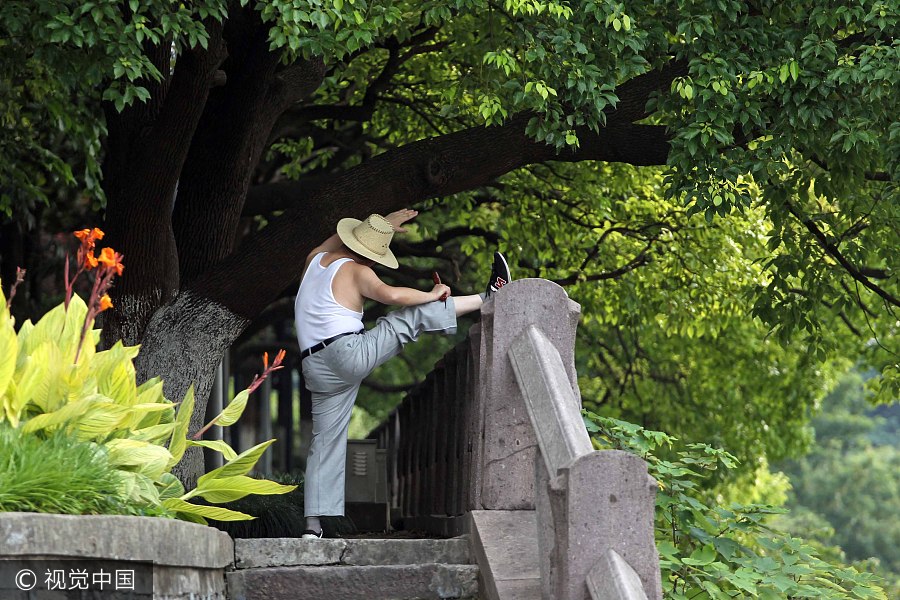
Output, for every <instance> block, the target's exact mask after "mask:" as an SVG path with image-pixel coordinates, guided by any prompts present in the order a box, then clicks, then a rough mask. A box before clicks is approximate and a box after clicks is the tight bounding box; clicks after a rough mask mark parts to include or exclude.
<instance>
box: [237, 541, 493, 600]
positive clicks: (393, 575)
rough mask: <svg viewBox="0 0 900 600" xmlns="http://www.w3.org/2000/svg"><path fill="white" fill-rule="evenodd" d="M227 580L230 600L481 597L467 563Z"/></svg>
mask: <svg viewBox="0 0 900 600" xmlns="http://www.w3.org/2000/svg"><path fill="white" fill-rule="evenodd" d="M319 541H321V540H319ZM404 541H408V540H404ZM225 578H226V581H227V585H228V598H229V599H230V600H300V599H303V598H315V599H316V600H355V599H360V600H413V599H415V600H426V599H427V600H431V599H435V600H437V599H446V598H458V599H475V598H477V597H478V567H476V566H475V565H463V564H407V565H367V566H355V567H348V566H295V567H269V568H255V569H242V570H237V571H231V572H229V573H227V574H226V576H225Z"/></svg>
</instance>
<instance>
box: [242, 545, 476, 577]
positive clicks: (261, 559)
mask: <svg viewBox="0 0 900 600" xmlns="http://www.w3.org/2000/svg"><path fill="white" fill-rule="evenodd" d="M468 562H469V541H468V539H466V538H454V539H450V540H409V539H397V540H379V539H371V540H370V539H360V540H353V539H349V540H343V539H338V540H303V539H297V538H266V539H244V540H240V539H239V540H235V568H236V569H253V568H261V567H287V566H329V565H333V566H371V565H415V564H423V563H445V564H467V563H468Z"/></svg>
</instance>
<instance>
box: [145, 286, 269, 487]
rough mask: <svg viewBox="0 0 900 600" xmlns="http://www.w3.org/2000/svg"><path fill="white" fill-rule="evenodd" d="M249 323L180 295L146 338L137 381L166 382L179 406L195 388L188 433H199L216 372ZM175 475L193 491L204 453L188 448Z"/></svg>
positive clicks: (159, 315)
mask: <svg viewBox="0 0 900 600" xmlns="http://www.w3.org/2000/svg"><path fill="white" fill-rule="evenodd" d="M249 323H250V321H249V320H248V319H245V318H243V317H240V316H238V315H236V314H234V313H233V312H232V311H230V310H229V309H228V308H226V307H224V306H222V305H220V304H217V303H215V302H212V301H210V300H209V299H207V298H203V297H201V296H198V295H197V294H195V293H193V292H191V291H184V292H182V293H180V294H179V295H178V297H177V298H175V300H174V301H172V302H171V303H170V304H168V305H167V306H165V307H163V308H161V309H159V310H158V311H156V313H155V314H154V315H153V318H152V319H151V321H150V324H149V325H148V326H147V328H146V330H145V332H144V337H143V341H142V344H141V352H140V354H138V357H137V359H136V360H135V367H136V368H137V376H138V380H139V381H146V380H147V379H149V378H151V377H154V376H162V377H164V384H163V392H164V394H165V396H166V398H168V399H170V400H172V401H173V402H179V401H181V400H182V399H183V398H184V395H185V393H187V391H188V389H189V388H190V387H191V386H194V395H195V398H196V406H195V409H194V413H193V415H192V416H191V423H190V427H189V428H188V431H189V432H195V431H198V430H199V429H200V428H201V427H202V426H203V425H204V423H203V419H204V415H205V414H206V403H207V399H208V398H209V393H210V390H211V389H212V384H213V379H214V378H215V377H214V376H215V370H216V367H218V365H219V362H220V361H221V360H222V357H223V356H224V354H225V350H226V349H228V347H229V346H231V343H232V342H233V341H234V340H235V338H237V336H238V335H239V334H240V332H241V331H243V330H244V328H245V327H246V326H247V325H249ZM250 401H251V402H253V401H254V399H253V398H251V400H250ZM173 473H174V474H175V475H176V476H177V477H178V478H179V479H180V480H181V481H182V482H183V483H184V485H185V487H186V488H187V489H190V488H193V487H194V486H195V485H196V482H197V478H198V477H199V476H200V475H202V474H203V453H202V452H201V449H199V448H188V450H187V452H186V453H185V456H184V459H182V461H181V462H180V463H179V464H178V465H177V466H176V467H175V469H174V470H173Z"/></svg>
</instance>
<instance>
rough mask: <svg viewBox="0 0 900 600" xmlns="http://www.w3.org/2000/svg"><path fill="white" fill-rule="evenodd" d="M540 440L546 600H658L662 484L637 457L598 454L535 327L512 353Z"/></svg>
mask: <svg viewBox="0 0 900 600" xmlns="http://www.w3.org/2000/svg"><path fill="white" fill-rule="evenodd" d="M509 357H510V361H511V363H512V365H513V370H514V371H515V374H516V379H517V380H518V382H519V387H520V389H521V390H522V391H523V393H524V395H525V405H526V408H527V410H528V415H529V416H530V418H531V423H532V425H533V426H534V430H535V432H536V433H537V439H538V445H539V448H540V452H539V456H537V457H536V460H535V464H534V467H535V471H534V473H535V474H534V478H535V494H536V502H535V504H536V509H537V526H538V556H539V557H540V567H541V585H542V596H543V597H544V598H555V599H559V600H583V598H584V597H585V586H587V589H588V590H589V592H590V594H591V597H592V598H593V599H594V600H606V599H609V600H613V599H617V600H639V599H645V598H648V597H649V598H661V597H662V589H661V582H660V572H659V556H658V554H657V552H656V544H655V542H654V538H653V521H654V510H655V499H656V480H654V479H653V478H652V477H650V475H648V474H647V464H646V463H645V462H644V461H643V460H641V459H640V458H639V457H637V456H634V455H632V454H628V453H626V452H620V451H618V450H604V451H593V448H592V446H591V440H590V438H589V437H588V433H587V430H586V429H585V427H584V423H583V421H582V419H581V405H580V402H579V401H578V398H577V397H576V395H575V393H574V392H573V388H572V386H571V384H570V383H569V381H568V380H567V378H566V371H565V368H564V367H563V363H562V359H561V358H560V356H559V353H558V352H557V350H556V348H554V347H553V344H552V343H551V342H550V340H548V339H547V337H546V336H545V335H544V334H543V333H542V332H541V330H540V329H538V328H537V327H535V326H533V325H532V326H530V327H529V328H528V329H526V330H525V331H524V332H523V333H522V334H521V336H520V337H519V338H517V339H516V341H515V342H514V343H513V345H512V347H511V348H510V350H509Z"/></svg>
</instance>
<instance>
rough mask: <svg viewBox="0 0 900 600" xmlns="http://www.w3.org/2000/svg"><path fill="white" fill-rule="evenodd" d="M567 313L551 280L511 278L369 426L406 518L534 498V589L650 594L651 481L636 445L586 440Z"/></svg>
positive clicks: (435, 522)
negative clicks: (597, 447)
mask: <svg viewBox="0 0 900 600" xmlns="http://www.w3.org/2000/svg"><path fill="white" fill-rule="evenodd" d="M580 312H581V310H580V306H579V305H578V304H577V303H575V302H573V301H572V300H570V299H569V297H568V296H567V294H566V293H565V291H564V290H563V289H562V288H561V287H560V286H558V285H556V284H554V283H552V282H549V281H546V280H542V279H523V280H518V281H514V282H512V283H511V284H509V285H508V286H507V287H506V288H504V290H503V291H502V292H500V293H498V294H496V295H495V296H493V297H492V298H491V299H490V300H489V301H488V302H486V303H485V304H484V306H483V307H482V311H481V321H480V322H479V323H477V324H475V325H474V326H472V328H471V329H470V331H469V336H468V338H467V339H466V340H465V341H464V342H462V343H461V344H459V345H458V346H457V347H456V348H454V349H453V350H452V351H451V352H449V353H448V354H447V355H446V356H445V357H444V358H443V360H441V361H440V362H439V363H438V364H437V365H436V367H435V370H434V371H433V372H432V373H430V374H429V375H428V377H427V378H426V380H425V381H424V382H423V383H422V384H421V385H420V386H418V387H417V388H416V389H415V390H414V391H412V392H411V393H410V394H409V395H408V396H407V398H406V399H405V400H404V402H403V403H402V404H401V405H400V406H399V407H398V408H397V409H396V410H395V411H394V412H393V413H392V414H391V415H390V416H389V417H388V419H387V420H386V421H385V422H384V423H383V424H382V425H381V426H380V427H379V428H377V429H376V430H375V431H373V433H372V435H371V436H370V437H372V438H375V439H377V440H378V442H379V444H378V445H379V447H381V448H385V449H387V467H388V487H389V496H390V502H391V506H392V509H393V510H394V511H395V512H396V513H398V514H399V516H400V517H402V518H403V521H404V525H405V527H407V528H415V529H426V530H429V531H432V532H434V533H442V534H449V535H456V534H459V533H463V532H466V530H467V527H469V526H470V523H471V521H470V520H468V519H466V518H465V517H466V515H468V514H474V513H475V512H477V511H533V510H536V514H537V522H538V533H537V536H538V544H539V556H540V562H541V586H542V590H541V595H542V596H543V597H544V598H548V599H549V598H553V599H560V600H562V599H573V600H574V599H576V598H577V599H578V600H582V599H583V598H585V597H586V594H587V593H588V590H591V593H592V594H594V596H593V597H594V598H595V600H599V599H601V598H626V599H629V598H642V597H644V596H641V595H638V593H640V594H644V595H645V596H646V597H647V598H650V599H652V600H653V599H656V598H660V597H661V591H660V588H661V586H660V575H659V562H658V556H657V554H656V549H655V546H654V543H653V510H654V493H655V482H654V481H653V480H652V478H650V476H649V475H648V474H647V469H646V464H644V462H643V461H642V460H640V459H639V458H637V457H634V456H631V455H628V454H625V453H622V452H615V451H604V452H593V449H592V447H591V443H590V439H589V438H588V435H587V431H586V430H585V428H584V424H583V422H582V420H581V398H580V393H579V390H578V385H577V375H576V372H575V350H574V348H575V331H576V327H577V324H578V320H579V317H580ZM610 586H613V587H610ZM616 586H617V587H616ZM629 586H630V587H629ZM628 590H631V591H630V592H629V591H628ZM604 594H606V595H604ZM610 594H612V595H610Z"/></svg>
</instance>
